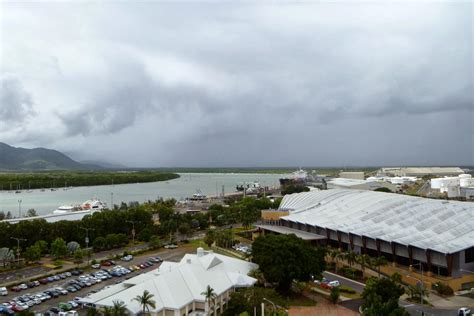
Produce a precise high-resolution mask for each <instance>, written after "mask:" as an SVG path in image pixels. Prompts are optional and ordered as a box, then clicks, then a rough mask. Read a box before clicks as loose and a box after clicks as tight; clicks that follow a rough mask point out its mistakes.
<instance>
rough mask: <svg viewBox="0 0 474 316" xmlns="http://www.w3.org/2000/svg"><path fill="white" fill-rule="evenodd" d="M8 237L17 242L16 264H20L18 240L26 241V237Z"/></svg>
mask: <svg viewBox="0 0 474 316" xmlns="http://www.w3.org/2000/svg"><path fill="white" fill-rule="evenodd" d="M10 239H14V240H16V242H17V247H16V256H17V264H18V266H20V241H26V239H24V238H16V237H10Z"/></svg>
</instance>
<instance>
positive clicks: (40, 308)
mask: <svg viewBox="0 0 474 316" xmlns="http://www.w3.org/2000/svg"><path fill="white" fill-rule="evenodd" d="M194 252H195V248H194V247H179V248H177V249H160V250H156V251H153V252H149V253H147V254H143V255H139V256H136V257H134V258H133V260H132V261H130V262H124V261H119V260H117V261H116V263H117V264H118V265H121V266H123V267H128V266H130V265H136V264H139V263H142V262H143V261H144V259H146V258H148V257H151V256H160V257H161V258H162V259H163V260H166V261H175V262H177V261H179V260H180V259H181V258H182V257H183V256H184V255H185V254H186V253H194ZM157 267H158V265H154V266H153V267H151V268H148V269H145V270H138V271H133V272H132V273H130V274H128V275H126V276H123V277H113V278H111V279H109V280H105V281H102V282H101V283H97V284H94V285H92V286H90V287H87V288H83V289H81V290H79V291H78V292H76V293H70V294H68V295H64V296H59V297H57V298H53V299H50V300H49V301H45V302H43V303H42V304H40V305H35V306H33V307H31V308H30V310H32V311H34V312H36V313H44V312H46V311H47V310H49V309H50V308H51V307H54V306H57V305H58V303H60V302H67V301H70V300H73V299H74V298H75V297H77V296H79V297H84V296H87V295H88V294H90V293H91V292H92V291H98V290H100V289H102V288H104V287H105V286H107V285H113V284H116V283H118V282H120V281H123V280H125V279H129V278H130V277H133V276H135V275H138V274H140V273H144V272H148V271H150V270H151V269H156V268H157ZM105 268H109V267H105ZM92 271H97V270H94V269H90V270H89V272H92ZM87 272H88V271H85V272H84V273H87ZM73 279H77V277H74V276H72V277H69V278H67V279H64V280H60V281H57V282H54V283H50V284H45V285H40V286H38V287H35V288H32V289H28V290H24V291H21V292H11V291H10V292H9V293H8V295H7V296H3V297H1V298H0V303H3V302H8V301H10V300H11V299H12V298H13V297H16V296H20V295H23V294H26V293H31V294H34V293H38V292H42V291H45V290H47V289H49V288H54V287H64V286H63V285H64V284H65V283H68V282H69V281H71V280H73Z"/></svg>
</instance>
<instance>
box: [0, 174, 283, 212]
mask: <svg viewBox="0 0 474 316" xmlns="http://www.w3.org/2000/svg"><path fill="white" fill-rule="evenodd" d="M180 176H181V177H180V178H179V179H174V180H169V181H162V182H152V183H136V184H119V185H101V186H92V187H76V188H72V189H68V190H63V189H61V188H59V189H58V190H57V191H49V190H46V191H45V192H41V191H40V190H33V192H31V193H27V192H26V191H23V192H22V193H8V192H6V191H4V192H0V211H3V212H5V213H6V212H7V211H10V212H11V213H12V215H13V216H15V217H16V216H18V212H19V207H18V206H19V203H18V200H21V201H22V202H21V210H22V213H23V215H24V214H25V213H26V211H27V210H28V209H31V208H34V209H35V210H36V212H37V213H38V214H41V215H42V214H48V213H51V212H52V211H54V210H55V209H56V208H57V207H59V206H60V205H76V204H81V203H82V202H84V201H86V200H89V199H91V198H98V199H100V200H102V201H104V202H106V203H107V204H108V205H110V204H111V199H112V194H111V193H113V203H114V204H120V202H122V201H123V202H130V201H139V202H144V201H147V200H156V199H157V198H158V197H163V198H175V199H177V200H180V199H184V198H186V197H190V196H191V195H193V194H194V193H196V190H198V189H199V190H201V192H202V193H203V194H206V195H215V194H216V187H217V190H218V193H219V194H220V193H221V191H222V185H224V189H225V192H226V193H229V192H234V191H235V186H236V185H237V184H239V183H241V182H253V181H258V182H259V183H260V185H262V186H276V185H278V179H279V178H281V177H282V175H278V174H225V173H182V174H180Z"/></svg>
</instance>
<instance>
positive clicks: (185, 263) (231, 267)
mask: <svg viewBox="0 0 474 316" xmlns="http://www.w3.org/2000/svg"><path fill="white" fill-rule="evenodd" d="M257 267H258V266H257V265H256V264H254V263H250V262H247V261H244V260H240V259H234V258H231V257H227V256H223V255H219V254H214V253H204V254H203V255H202V256H198V255H196V254H186V255H185V256H184V257H183V258H182V259H181V261H180V262H179V263H173V262H166V261H165V262H163V264H162V265H161V266H160V268H158V269H156V270H152V271H150V272H148V273H144V274H141V275H138V276H136V277H133V278H131V279H129V280H126V281H124V282H123V283H121V284H117V285H113V286H111V287H110V288H108V289H106V290H103V291H100V292H97V293H95V294H91V295H90V299H91V300H92V301H93V302H94V303H95V304H97V305H105V306H112V305H113V301H115V300H119V301H123V302H124V303H125V304H126V306H127V308H128V309H129V310H130V311H131V312H133V313H138V312H139V311H140V310H141V307H140V306H139V304H138V303H137V302H136V301H134V300H133V298H134V297H136V296H137V295H142V294H143V291H144V290H148V291H149V292H150V293H151V294H153V300H154V301H155V303H156V308H155V309H153V310H152V312H159V311H161V310H162V309H163V308H165V309H172V310H175V309H180V308H183V307H184V306H186V305H187V304H189V303H191V302H193V301H200V302H204V300H205V298H204V296H203V295H202V294H201V293H202V292H203V291H204V290H205V289H206V287H207V286H208V285H209V286H211V287H212V288H213V289H214V292H215V293H216V294H217V295H220V294H222V293H224V292H225V291H227V290H228V289H230V288H232V287H234V288H235V287H248V286H252V285H254V284H255V282H256V281H257V280H256V279H254V278H251V277H249V276H247V274H248V273H249V272H250V271H251V270H253V269H255V268H257Z"/></svg>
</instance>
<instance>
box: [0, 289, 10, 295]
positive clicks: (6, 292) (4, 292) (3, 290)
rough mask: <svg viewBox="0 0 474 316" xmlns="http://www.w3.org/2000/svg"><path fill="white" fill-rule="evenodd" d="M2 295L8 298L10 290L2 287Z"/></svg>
mask: <svg viewBox="0 0 474 316" xmlns="http://www.w3.org/2000/svg"><path fill="white" fill-rule="evenodd" d="M0 295H2V296H7V295H8V290H7V288H6V287H0Z"/></svg>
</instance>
